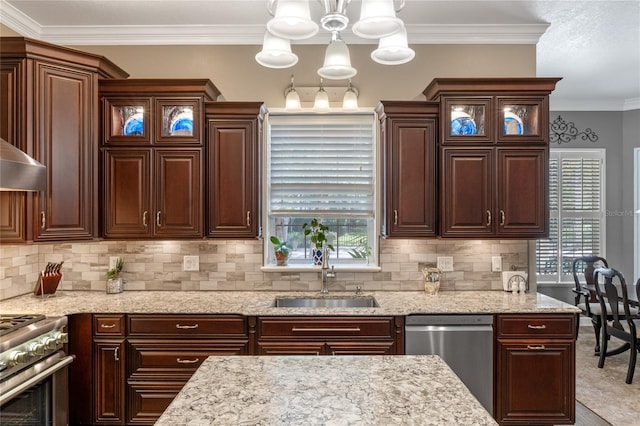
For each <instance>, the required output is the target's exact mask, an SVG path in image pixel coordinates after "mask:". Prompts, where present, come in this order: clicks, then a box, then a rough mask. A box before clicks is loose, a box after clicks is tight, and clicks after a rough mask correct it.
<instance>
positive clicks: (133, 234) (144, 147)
mask: <svg viewBox="0 0 640 426" xmlns="http://www.w3.org/2000/svg"><path fill="white" fill-rule="evenodd" d="M218 95H219V92H218V90H217V89H216V88H215V86H213V84H212V83H211V82H210V81H209V80H190V79H178V80H167V79H127V80H111V81H109V82H106V81H104V82H101V84H100V96H101V99H102V118H103V119H102V123H103V126H102V183H103V197H102V205H103V211H104V214H103V218H102V223H103V234H104V237H105V238H155V237H158V238H198V237H202V235H203V230H204V218H203V216H204V214H203V209H204V173H203V168H204V167H203V164H204V154H203V145H204V143H203V142H204V134H205V131H204V106H203V105H204V102H205V101H207V100H213V99H215V98H216V97H217V96H218Z"/></svg>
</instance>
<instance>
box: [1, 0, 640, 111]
mask: <svg viewBox="0 0 640 426" xmlns="http://www.w3.org/2000/svg"><path fill="white" fill-rule="evenodd" d="M358 3H359V0H353V1H352V4H351V5H350V7H349V12H350V18H351V20H352V21H355V20H357V16H354V14H357V11H358V10H359V7H358ZM311 6H312V14H313V15H315V16H316V17H319V16H320V14H321V7H320V4H319V2H317V1H314V0H311ZM398 16H399V17H401V18H402V19H403V20H404V22H405V23H406V26H407V31H408V34H409V43H412V44H423V43H426V44H456V43H462V44H474V43H476V44H477V43H498V44H500V43H515V44H522V43H524V44H536V43H537V73H538V76H541V77H546V76H549V77H555V76H562V77H563V80H562V83H561V84H559V85H558V87H557V89H556V91H554V93H553V95H552V107H553V108H554V109H555V110H561V109H568V110H623V109H638V108H640V0H601V1H596V0H565V1H552V0H521V1H484V0H448V1H433V0H406V6H405V8H404V9H403V10H402V11H401V12H400V13H399V14H398ZM268 19H269V14H268V12H267V8H266V0H208V1H205V0H199V1H194V0H108V1H100V0H0V22H1V23H2V24H4V25H7V26H8V27H10V28H11V29H13V30H14V31H17V32H19V33H20V34H23V35H25V36H28V37H34V38H40V39H43V40H46V41H50V42H53V43H58V44H65V45H82V44H85V45H88V44H260V43H261V42H262V35H263V32H264V28H265V27H264V25H265V23H266V21H267V20H268ZM326 38H327V37H326V34H324V35H319V36H316V38H314V39H312V40H309V41H306V43H325V42H326V40H325V39H326ZM343 38H344V39H345V41H347V43H368V42H370V41H367V40H364V39H360V38H358V37H355V36H354V35H353V34H351V33H350V32H349V31H347V32H346V33H344V34H343Z"/></svg>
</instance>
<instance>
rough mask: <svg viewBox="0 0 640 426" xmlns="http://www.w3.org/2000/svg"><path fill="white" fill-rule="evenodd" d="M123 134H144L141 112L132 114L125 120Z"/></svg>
mask: <svg viewBox="0 0 640 426" xmlns="http://www.w3.org/2000/svg"><path fill="white" fill-rule="evenodd" d="M123 134H124V136H142V135H144V117H143V116H142V113H137V114H134V115H132V116H131V117H129V119H127V121H125V123H124V128H123Z"/></svg>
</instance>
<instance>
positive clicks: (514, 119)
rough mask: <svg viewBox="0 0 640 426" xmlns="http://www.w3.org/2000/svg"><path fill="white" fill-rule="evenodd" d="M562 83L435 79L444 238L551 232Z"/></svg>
mask: <svg viewBox="0 0 640 426" xmlns="http://www.w3.org/2000/svg"><path fill="white" fill-rule="evenodd" d="M558 80H559V79H557V78H501V79H497V78H480V79H465V78H451V79H434V80H433V82H432V83H431V84H430V85H429V86H428V87H427V88H426V89H425V90H424V94H425V96H426V97H427V99H428V100H437V101H439V103H440V118H441V123H440V172H439V175H440V235H441V236H442V237H454V238H526V239H535V238H544V237H546V236H547V235H548V210H547V204H548V191H549V189H548V157H549V101H548V97H549V94H550V93H551V92H552V91H553V89H554V88H555V84H556V83H557V82H558Z"/></svg>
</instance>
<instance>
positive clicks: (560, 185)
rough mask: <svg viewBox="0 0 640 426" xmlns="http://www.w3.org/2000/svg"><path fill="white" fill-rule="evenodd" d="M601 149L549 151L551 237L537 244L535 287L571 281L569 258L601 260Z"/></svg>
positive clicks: (602, 235) (603, 221) (602, 205)
mask: <svg viewBox="0 0 640 426" xmlns="http://www.w3.org/2000/svg"><path fill="white" fill-rule="evenodd" d="M604 154H605V152H604V150H602V149H590V150H580V149H567V150H562V149H551V150H550V155H549V238H548V239H545V240H539V241H537V243H536V270H537V274H538V281H539V282H552V283H559V282H573V278H572V276H571V266H572V262H573V259H575V258H576V257H578V256H582V255H585V254H594V255H599V256H603V257H604V231H605V211H604V203H605V200H604Z"/></svg>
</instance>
